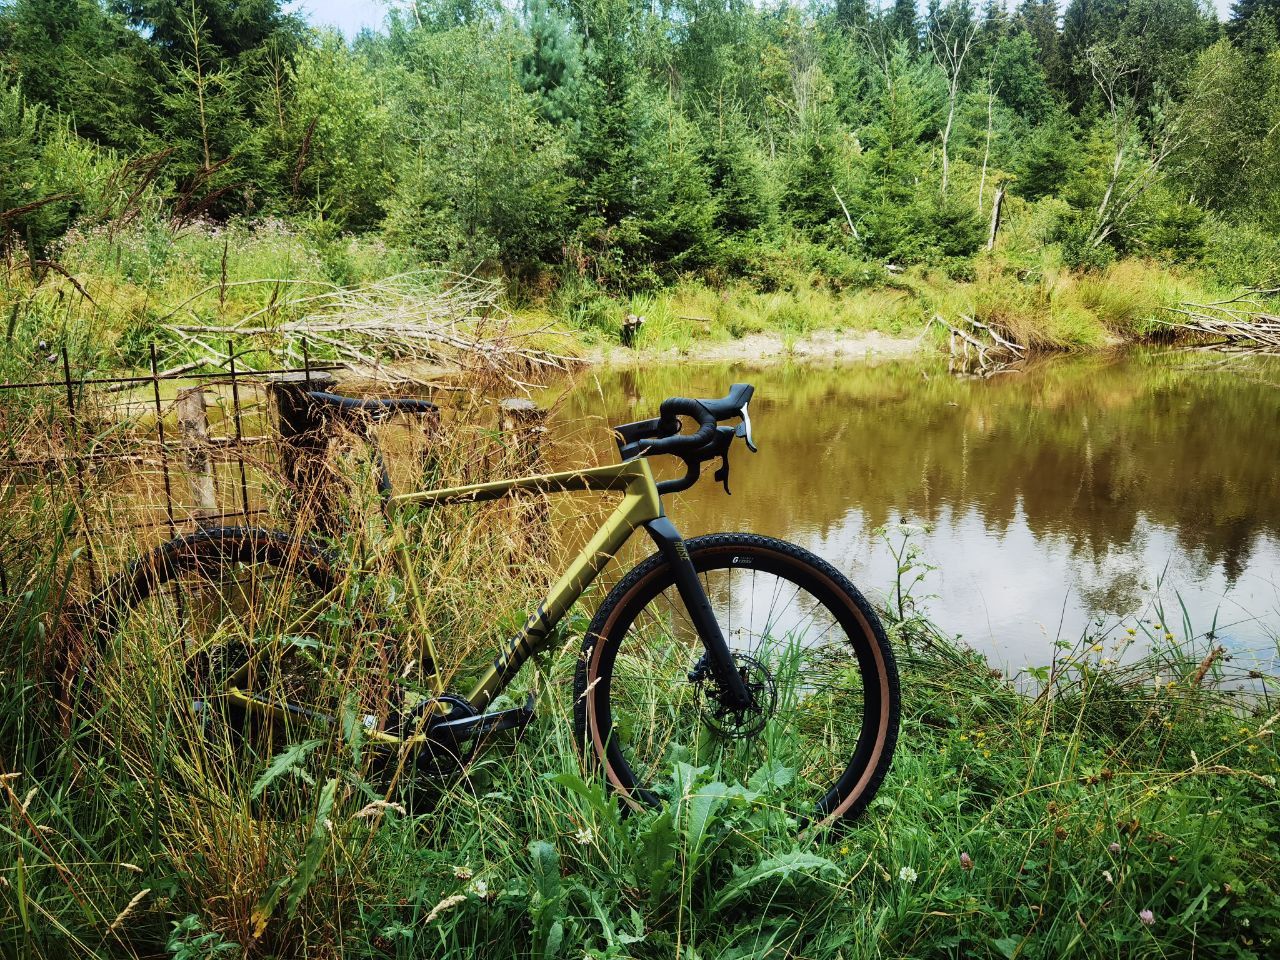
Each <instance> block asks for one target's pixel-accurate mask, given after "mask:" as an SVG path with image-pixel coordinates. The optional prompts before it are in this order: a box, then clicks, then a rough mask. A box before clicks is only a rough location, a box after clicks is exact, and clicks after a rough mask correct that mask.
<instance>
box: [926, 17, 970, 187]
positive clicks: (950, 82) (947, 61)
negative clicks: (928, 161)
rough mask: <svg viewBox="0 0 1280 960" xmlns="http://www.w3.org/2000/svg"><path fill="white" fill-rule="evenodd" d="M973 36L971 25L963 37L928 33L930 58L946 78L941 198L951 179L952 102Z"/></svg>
mask: <svg viewBox="0 0 1280 960" xmlns="http://www.w3.org/2000/svg"><path fill="white" fill-rule="evenodd" d="M976 34H977V26H976V25H974V24H971V25H970V26H969V29H968V30H966V31H965V32H964V34H963V35H961V36H958V37H954V38H953V37H952V36H951V35H950V33H949V32H948V33H947V34H940V33H938V32H937V30H936V29H931V30H930V32H929V46H930V48H931V49H932V51H933V58H934V60H935V62H937V64H938V66H939V67H940V68H942V70H943V71H944V72H945V73H946V75H947V123H946V126H945V127H943V130H942V191H941V192H942V195H943V196H944V197H945V196H946V195H947V184H948V183H949V182H950V178H951V154H950V150H949V148H950V144H951V127H952V125H953V124H954V123H955V116H956V101H957V100H958V99H959V97H960V73H961V71H962V70H963V69H964V61H965V58H966V57H967V56H968V55H969V48H970V47H971V46H972V45H973V38H974V36H975V35H976Z"/></svg>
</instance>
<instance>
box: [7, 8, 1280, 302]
mask: <svg viewBox="0 0 1280 960" xmlns="http://www.w3.org/2000/svg"><path fill="white" fill-rule="evenodd" d="M1278 36H1280V3H1278V2H1276V0H1241V2H1239V3H1237V4H1236V6H1235V8H1234V12H1233V15H1232V17H1231V19H1230V21H1229V22H1228V23H1226V24H1223V23H1220V22H1218V21H1217V19H1216V17H1215V15H1214V14H1213V12H1212V11H1211V9H1209V8H1208V7H1207V6H1204V5H1201V4H1198V3H1197V2H1196V0H1131V2H1125V0H1071V2H1070V3H1068V4H1067V6H1066V7H1065V9H1059V8H1058V7H1057V6H1056V4H1055V2H1054V0H1026V2H1024V3H1022V4H1021V5H1019V6H1017V7H1016V8H1008V7H1006V6H1005V5H1004V4H1003V3H1002V2H1000V0H991V2H990V3H988V4H987V5H986V6H985V7H983V8H981V9H979V8H977V7H975V6H974V5H973V4H972V3H971V2H970V0H951V2H949V3H947V4H946V5H941V4H939V3H938V2H936V0H935V2H933V3H932V4H931V5H930V7H929V8H928V10H927V11H926V12H925V13H924V15H923V16H920V15H917V10H916V6H915V4H914V3H913V2H912V0H898V2H896V3H894V4H893V5H892V6H890V7H887V8H882V9H878V10H873V9H869V7H868V5H867V2H866V0H837V2H836V3H835V5H834V6H831V5H829V4H824V3H795V4H789V3H783V4H769V5H764V6H761V7H756V6H753V5H751V4H746V3H740V2H728V3H725V2H708V0H675V2H671V3H664V4H654V5H650V4H643V3H637V2H635V0H529V2H528V3H525V4H523V5H521V6H518V7H513V6H504V5H501V4H497V3H493V2H486V0H416V2H415V3H413V4H411V5H407V6H404V7H401V8H396V9H393V10H391V11H390V12H389V14H388V16H387V19H386V21H385V27H384V29H383V30H382V31H380V32H376V33H375V32H367V31H366V32H364V33H361V34H360V35H359V36H357V37H356V38H355V39H354V40H353V41H352V42H349V43H348V42H346V41H344V39H343V38H342V37H341V36H339V35H338V34H336V33H334V32H331V31H323V30H315V29H312V28H309V27H308V26H307V25H306V24H305V22H304V21H303V20H302V19H301V18H300V17H299V16H298V15H294V14H288V13H285V12H284V11H283V9H282V5H281V3H280V2H279V0H3V2H0V237H2V238H3V245H4V246H5V247H6V248H7V249H8V250H9V251H10V257H11V258H12V257H15V256H17V257H22V256H27V257H29V258H30V260H31V261H32V262H33V263H34V262H43V263H56V262H57V258H58V256H59V253H60V251H61V250H63V249H65V247H66V246H67V245H68V244H70V243H71V242H72V241H74V240H76V239H82V238H83V237H84V236H86V235H88V236H92V235H93V234H94V231H99V232H102V231H106V232H109V233H112V234H118V233H119V232H120V231H122V230H124V229H126V227H127V229H128V230H130V231H132V232H133V235H135V236H140V237H142V240H141V241H140V242H141V243H142V245H143V246H146V245H148V244H151V245H157V244H163V243H164V242H166V240H165V236H166V235H168V232H169V231H172V230H173V229H174V227H175V226H176V227H182V226H184V225H192V224H207V223H209V222H213V223H221V222H224V221H230V220H245V221H248V222H251V223H255V224H257V226H256V227H255V229H261V227H262V224H264V223H265V224H268V225H270V224H273V223H275V224H279V223H280V221H287V225H288V229H289V230H292V231H295V232H297V233H299V234H301V235H302V236H304V237H305V238H306V242H307V243H308V244H309V245H310V246H311V247H312V248H313V249H315V250H318V251H320V252H321V254H322V255H323V254H324V252H325V251H326V250H332V249H335V248H336V247H337V246H338V245H340V244H341V242H343V238H349V237H351V236H352V235H362V236H365V237H372V238H376V240H377V241H378V243H379V244H380V245H385V249H387V250H392V251H395V252H394V254H387V253H385V252H383V253H381V254H379V255H378V256H379V257H381V258H382V259H387V258H388V257H389V258H391V259H396V260H400V261H404V262H406V263H421V262H432V263H443V264H445V265H448V266H450V267H453V268H457V269H461V270H464V271H468V272H472V271H480V272H484V273H486V274H489V275H499V274H500V275H502V276H503V277H505V278H506V279H507V280H508V281H509V282H510V283H511V284H512V286H513V289H515V290H516V291H517V292H518V293H521V294H522V295H524V294H527V295H529V296H532V297H533V298H535V299H545V298H547V297H551V298H553V299H554V298H556V297H559V298H560V300H561V301H563V302H560V303H558V305H559V306H562V307H564V308H565V312H569V311H571V310H572V309H573V307H574V306H575V304H581V303H583V302H587V301H589V298H590V297H591V296H594V295H597V294H598V293H599V292H600V291H606V292H617V291H634V290H637V289H655V288H659V287H662V286H663V285H667V284H670V283H671V282H673V281H675V280H677V279H679V278H682V277H696V278H698V280H699V281H706V282H709V283H710V284H712V285H713V286H716V285H719V284H722V283H725V282H730V281H741V282H742V283H744V284H747V285H749V286H751V287H752V288H754V289H757V290H766V291H767V290H771V289H787V288H791V287H794V286H796V285H797V284H802V283H814V282H816V283H818V284H820V285H825V286H827V287H829V288H830V289H832V290H835V291H840V290H845V289H850V288H858V287H873V286H876V285H877V284H880V283H884V282H886V281H887V280H890V279H891V278H892V276H893V275H894V274H898V273H900V272H901V271H902V270H910V269H912V267H913V265H921V267H922V268H928V269H935V270H938V271H941V272H942V273H945V274H946V275H947V276H950V277H952V278H955V279H958V280H965V279H971V278H972V276H973V273H974V270H975V260H976V258H979V257H980V255H981V254H982V253H983V251H984V250H985V249H986V248H987V247H988V246H989V245H990V234H991V227H992V220H993V217H992V214H993V205H994V204H995V203H996V202H997V199H996V198H997V196H998V195H1000V196H1007V201H1006V203H1005V206H1006V211H1005V223H1006V224H1016V225H1017V226H1016V229H1014V228H1013V227H1012V226H1006V227H1002V234H1001V236H1000V237H999V240H1000V244H1001V245H1003V247H1004V250H1005V253H1004V256H1005V260H1006V261H1007V263H1006V264H1005V266H1006V267H1007V268H1008V269H1009V270H1010V271H1012V272H1014V273H1016V274H1018V275H1019V276H1021V277H1023V278H1025V276H1026V275H1027V274H1028V273H1034V272H1035V271H1036V270H1038V269H1040V268H1042V267H1043V266H1044V265H1045V263H1052V264H1053V265H1054V266H1055V267H1057V268H1062V269H1068V270H1082V271H1089V270H1096V269H1099V268H1104V267H1106V265H1107V264H1109V263H1110V262H1112V261H1113V260H1115V259H1117V258H1123V257H1144V258H1148V259H1150V260H1153V261H1158V262H1160V263H1162V264H1174V263H1176V264H1186V265H1191V266H1192V267H1193V268H1195V270H1196V272H1197V273H1198V275H1200V276H1203V277H1205V278H1207V279H1208V281H1210V282H1212V283H1215V284H1220V285H1223V286H1240V285H1248V286H1270V285H1274V284H1275V283H1276V282H1277V279H1278V278H1280V239H1278V238H1277V225H1278V224H1280V149H1277V147H1278V146H1280V40H1278V39H1277V38H1278ZM68 231H72V234H71V238H70V239H68V236H67V235H68ZM1005 232H1008V233H1009V234H1010V236H1009V237H1007V238H1006V236H1005V235H1004V233H1005ZM153 233H154V234H155V236H154V237H153V236H152V234H153ZM148 237H151V239H148ZM379 249H382V246H380V247H379ZM116 259H117V260H118V259H119V255H117V257H116ZM10 262H12V259H11V261H10ZM115 266H116V267H117V268H119V267H120V265H119V263H117V264H116V265H115ZM124 269H125V271H126V272H127V269H128V265H127V264H126V265H125V268H124ZM338 272H339V273H341V270H338ZM334 279H336V280H339V281H341V280H343V279H345V278H343V277H341V276H337V277H335V278H334ZM584 291H585V294H584Z"/></svg>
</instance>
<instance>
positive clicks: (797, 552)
mask: <svg viewBox="0 0 1280 960" xmlns="http://www.w3.org/2000/svg"><path fill="white" fill-rule="evenodd" d="M686 547H687V548H688V551H689V556H690V558H691V559H692V561H693V564H694V567H695V569H696V570H697V571H698V574H699V577H700V579H701V580H702V581H703V587H704V589H705V590H706V592H707V596H708V598H709V599H710V601H711V606H712V609H713V610H714V612H715V615H716V619H717V621H718V622H719V624H720V628H721V630H722V631H723V632H724V635H725V638H726V640H728V642H729V646H730V648H731V649H732V651H733V654H734V659H735V662H736V664H737V667H738V671H739V674H740V675H741V676H742V678H743V680H744V682H745V683H746V686H747V687H748V690H749V691H750V692H751V693H752V700H753V702H752V705H751V707H749V708H747V709H745V710H738V711H734V710H732V709H729V708H728V706H727V705H726V704H725V702H724V698H723V697H722V696H721V694H720V691H719V690H718V689H717V685H716V683H715V681H714V680H713V679H712V678H711V677H710V675H709V672H708V670H707V668H706V664H705V662H703V661H702V654H703V648H702V643H701V640H700V639H699V637H698V634H697V631H696V629H695V628H694V626H693V623H692V620H691V619H690V617H689V614H688V611H687V610H686V609H685V607H684V604H683V603H682V602H681V600H680V596H679V592H678V590H677V588H676V584H675V576H674V571H673V569H672V568H671V566H670V565H669V564H668V563H667V562H666V560H665V558H664V557H663V556H662V555H661V554H655V555H654V556H652V557H650V558H649V559H648V560H646V561H644V562H643V563H641V564H640V565H639V566H637V567H636V568H635V569H634V570H632V571H631V572H630V573H629V574H628V575H627V576H626V577H625V578H623V580H622V581H621V582H620V583H619V584H618V585H617V587H615V588H614V590H613V591H612V592H611V593H610V594H609V596H608V598H607V599H606V600H605V602H604V604H603V606H601V608H600V610H599V612H598V613H597V614H596V616H595V619H594V620H593V621H592V623H591V626H590V629H589V630H588V633H587V637H586V640H585V642H584V645H583V651H582V657H581V660H580V662H579V665H578V670H577V677H576V689H575V702H576V717H577V725H578V733H579V741H580V743H582V744H583V747H584V750H585V752H586V754H587V756H588V758H590V759H592V760H594V761H596V762H597V763H598V764H599V766H600V768H601V769H602V771H603V773H604V775H605V777H606V778H607V780H608V782H609V784H610V785H611V786H612V787H613V789H614V790H616V791H617V792H619V793H620V794H621V795H622V796H623V797H624V798H626V799H627V800H628V801H629V802H630V803H632V804H633V805H639V804H653V803H659V802H661V801H662V800H663V799H665V797H666V795H667V794H669V793H670V791H671V790H672V789H673V777H672V774H673V770H674V767H675V763H676V762H677V761H681V760H684V761H686V762H689V763H692V764H694V765H695V766H704V767H708V768H710V769H709V774H710V775H714V776H715V777H717V778H718V779H720V780H725V781H729V782H735V781H736V782H742V783H747V784H754V785H756V786H757V787H759V788H760V789H761V790H762V791H764V793H765V794H767V798H768V800H767V802H772V803H776V804H777V805H778V806H779V807H780V808H781V809H782V810H783V811H785V813H786V815H787V816H789V817H791V818H793V819H794V820H795V821H796V823H797V825H798V826H805V825H810V824H822V825H826V824H830V823H833V822H836V821H839V820H843V819H848V818H852V817H855V816H857V815H858V814H859V813H860V812H862V810H864V809H865V808H866V805H867V804H868V803H870V801H871V799H872V798H873V797H874V796H875V793H876V790H877V789H878V788H879V786H880V783H881V781H882V780H883V779H884V776H885V773H886V772H887V770H888V768H889V763H890V760H891V758H892V756H893V749H894V745H895V742H896V740H897V733H898V711H899V700H898V673H897V667H896V664H895V662H894V658H893V652H892V650H891V649H890V647H889V643H888V640H887V639H886V637H885V634H884V629H883V628H882V626H881V625H880V621H879V619H878V618H877V617H876V615H875V613H874V611H873V610H872V609H871V607H870V605H869V604H868V603H867V601H866V600H865V599H864V598H863V597H862V595H861V594H860V593H859V592H858V591H857V589H856V588H855V587H854V586H853V584H851V583H850V582H849V581H848V579H847V578H846V577H844V575H842V574H841V573H840V572H839V571H837V570H836V569H835V568H834V567H832V566H831V565H830V564H828V563H827V562H826V561H824V560H822V559H820V558H818V557H816V556H814V555H813V554H812V553H809V552H808V551H806V550H804V549H802V548H800V547H797V546H795V545H794V544H790V543H786V542H784V541H781V540H774V539H770V538H767V537H760V536H755V535H751V534H715V535H712V536H706V537H697V538H695V539H692V540H688V541H686Z"/></svg>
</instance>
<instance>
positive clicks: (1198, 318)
mask: <svg viewBox="0 0 1280 960" xmlns="http://www.w3.org/2000/svg"><path fill="white" fill-rule="evenodd" d="M1277 293H1280V290H1255V291H1250V292H1249V293H1242V294H1241V295H1240V296H1238V297H1233V298H1232V299H1230V300H1217V301H1214V302H1213V303H1189V302H1188V303H1182V304H1180V305H1178V306H1176V307H1166V308H1165V309H1166V310H1167V311H1169V312H1170V313H1172V314H1175V315H1176V316H1177V317H1179V319H1177V320H1160V319H1158V318H1157V321H1156V322H1157V323H1160V324H1163V325H1164V326H1166V327H1171V328H1173V329H1176V330H1183V331H1186V332H1188V333H1195V334H1199V335H1201V336H1209V337H1214V338H1216V339H1217V341H1218V343H1220V344H1226V345H1231V346H1249V347H1253V348H1257V349H1263V350H1268V351H1272V350H1280V314H1276V313H1272V312H1270V311H1269V310H1268V309H1267V308H1266V306H1265V305H1264V303H1263V302H1262V300H1261V299H1260V298H1261V297H1265V296H1274V295H1275V294H1277Z"/></svg>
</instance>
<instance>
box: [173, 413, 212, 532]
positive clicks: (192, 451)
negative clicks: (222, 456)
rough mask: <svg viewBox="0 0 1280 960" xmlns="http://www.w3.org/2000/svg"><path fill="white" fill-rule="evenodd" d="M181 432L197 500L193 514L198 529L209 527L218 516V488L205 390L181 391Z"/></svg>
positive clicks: (188, 477)
mask: <svg viewBox="0 0 1280 960" xmlns="http://www.w3.org/2000/svg"><path fill="white" fill-rule="evenodd" d="M177 410H178V429H179V431H180V432H181V434H182V442H183V459H184V462H185V463H186V468H187V483H188V484H189V485H190V487H191V497H192V500H193V501H194V507H193V510H192V513H193V515H194V517H195V521H196V525H197V526H201V527H203V526H207V525H208V524H209V523H210V521H212V520H213V519H214V518H215V517H217V515H218V495H217V486H216V484H215V482H214V475H213V463H212V460H211V458H210V456H209V413H208V409H207V407H206V406H205V400H204V387H186V388H185V389H182V390H179V391H178V403H177Z"/></svg>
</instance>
